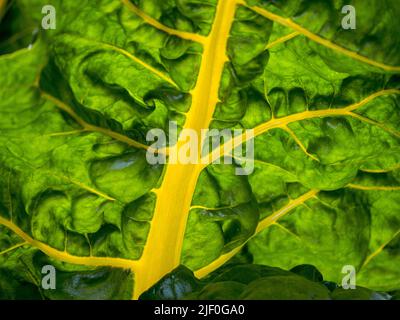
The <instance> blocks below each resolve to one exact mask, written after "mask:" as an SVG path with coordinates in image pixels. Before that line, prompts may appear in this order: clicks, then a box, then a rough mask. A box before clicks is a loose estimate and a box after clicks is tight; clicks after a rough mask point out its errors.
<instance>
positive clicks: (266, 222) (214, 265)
mask: <svg viewBox="0 0 400 320" xmlns="http://www.w3.org/2000/svg"><path fill="white" fill-rule="evenodd" d="M318 192H319V190H310V191H308V192H307V193H305V194H303V195H302V196H300V197H298V198H296V199H294V200H291V201H289V203H288V204H287V205H286V206H284V207H283V208H281V209H279V210H278V211H276V212H274V213H272V214H271V215H270V216H268V217H266V218H264V219H263V220H261V221H260V222H259V224H258V226H257V228H256V231H255V233H254V235H253V236H252V237H250V238H249V239H247V241H246V242H245V243H243V244H242V245H240V246H238V247H236V248H235V249H233V250H232V251H230V252H228V253H225V254H223V255H221V256H220V257H219V258H217V259H216V260H214V261H213V262H211V263H210V264H209V265H207V266H205V267H203V268H201V269H199V270H197V271H195V273H194V274H195V276H196V277H198V278H203V277H205V276H207V275H208V274H210V273H211V272H213V271H214V270H216V269H218V268H219V267H220V266H222V265H223V264H224V263H225V262H227V261H228V260H229V259H231V258H232V257H233V256H234V255H235V254H236V253H238V252H239V251H240V250H241V249H242V248H243V246H244V245H245V244H246V243H247V242H248V241H249V240H250V239H252V238H253V237H254V236H256V235H257V234H259V233H260V232H261V231H263V230H265V229H266V228H268V227H269V226H271V225H273V224H274V223H276V221H278V219H280V218H282V217H283V216H284V215H286V214H288V213H289V212H290V211H291V210H293V209H295V208H296V207H298V206H300V205H302V204H303V203H304V202H306V201H307V200H309V199H311V198H313V197H315V196H316V195H317V194H318Z"/></svg>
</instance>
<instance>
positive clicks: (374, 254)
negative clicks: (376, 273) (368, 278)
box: [361, 229, 400, 268]
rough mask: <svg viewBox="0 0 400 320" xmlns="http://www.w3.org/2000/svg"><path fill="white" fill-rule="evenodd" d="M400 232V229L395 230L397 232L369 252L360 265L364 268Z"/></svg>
mask: <svg viewBox="0 0 400 320" xmlns="http://www.w3.org/2000/svg"><path fill="white" fill-rule="evenodd" d="M399 234H400V229H399V230H397V232H395V234H394V235H393V236H392V237H391V238H390V239H389V240H388V241H386V242H385V243H383V244H382V245H381V246H380V247H379V248H378V249H377V250H376V251H375V252H373V253H371V254H370V255H369V256H368V257H367V258H366V259H365V261H364V263H363V265H362V266H361V268H364V267H365V266H366V265H367V264H368V263H370V262H371V260H372V259H374V258H375V257H376V256H377V255H378V254H380V253H381V252H382V251H383V249H385V247H386V246H387V245H388V244H389V243H390V242H391V241H392V240H393V239H394V238H396V237H397V236H398V235H399Z"/></svg>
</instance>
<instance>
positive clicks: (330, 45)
mask: <svg viewBox="0 0 400 320" xmlns="http://www.w3.org/2000/svg"><path fill="white" fill-rule="evenodd" d="M238 1H239V3H241V4H242V5H245V6H246V4H245V2H244V1H243V0H238ZM248 8H250V9H251V10H253V11H255V12H257V13H258V14H260V15H262V16H264V17H266V18H268V19H270V20H272V21H275V22H277V23H279V24H281V25H283V26H286V27H289V28H291V29H293V30H296V31H297V32H299V33H300V34H302V35H304V36H306V37H307V38H309V39H310V40H312V41H314V42H317V43H319V44H321V45H323V46H325V47H327V48H329V49H332V50H334V51H337V52H339V53H341V54H344V55H346V56H348V57H350V58H353V59H355V60H358V61H361V62H364V63H366V64H369V65H371V66H374V67H378V68H381V69H383V70H386V71H394V72H398V71H400V67H398V66H390V65H387V64H384V63H381V62H378V61H374V60H371V59H369V58H367V57H365V56H362V55H360V54H358V53H355V52H353V51H351V50H349V49H346V48H343V47H341V46H339V45H337V44H335V43H332V42H331V41H329V40H327V39H324V38H322V37H320V36H318V35H317V34H315V33H312V32H311V31H309V30H307V29H306V28H304V27H302V26H300V25H298V24H297V23H295V22H293V21H292V20H291V19H289V18H284V17H281V16H279V15H277V14H275V13H272V12H270V11H268V10H266V9H263V8H260V7H256V6H253V7H248Z"/></svg>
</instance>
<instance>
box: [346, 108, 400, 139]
mask: <svg viewBox="0 0 400 320" xmlns="http://www.w3.org/2000/svg"><path fill="white" fill-rule="evenodd" d="M350 115H351V116H352V117H353V118H356V119H358V120H360V121H362V122H366V123H369V124H372V125H374V126H376V127H378V128H381V129H382V130H384V131H386V132H388V133H391V134H392V135H394V136H396V137H398V138H400V132H399V131H396V130H395V129H392V128H389V127H387V126H385V125H384V124H382V123H379V122H377V121H374V120H371V119H369V118H366V117H363V116H361V115H359V114H357V113H353V112H352V113H351V114H350Z"/></svg>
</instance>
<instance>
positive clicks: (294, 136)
mask: <svg viewBox="0 0 400 320" xmlns="http://www.w3.org/2000/svg"><path fill="white" fill-rule="evenodd" d="M282 129H283V130H285V131H286V132H288V133H289V134H290V136H291V137H292V138H293V140H294V141H295V142H296V143H297V145H298V146H299V147H300V149H301V150H302V151H303V152H304V153H305V154H306V155H307V156H308V157H310V158H311V159H312V160H314V161H318V162H319V159H318V158H316V157H314V156H313V155H312V154H311V153H309V152H308V151H307V149H306V147H305V146H304V145H303V143H302V142H301V141H300V139H299V138H298V137H297V135H296V134H295V133H294V132H293V131H292V129H290V128H289V127H288V126H284V127H283V128H282Z"/></svg>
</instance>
